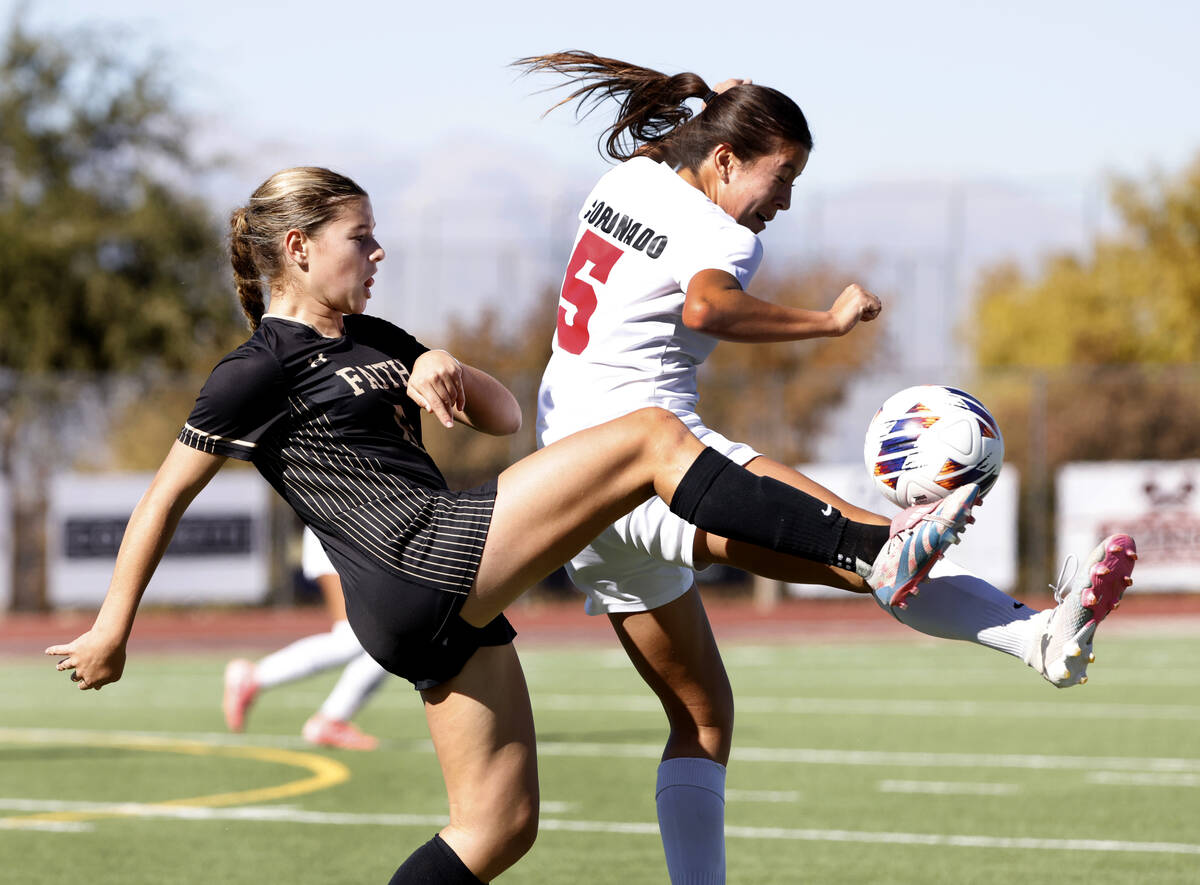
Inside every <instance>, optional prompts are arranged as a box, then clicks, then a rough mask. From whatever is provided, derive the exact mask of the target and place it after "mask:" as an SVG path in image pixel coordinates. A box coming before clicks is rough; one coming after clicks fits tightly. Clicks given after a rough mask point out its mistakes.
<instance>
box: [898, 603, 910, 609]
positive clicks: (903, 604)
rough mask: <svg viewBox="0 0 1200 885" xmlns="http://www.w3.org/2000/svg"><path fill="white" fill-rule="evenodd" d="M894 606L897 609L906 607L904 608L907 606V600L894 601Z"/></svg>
mask: <svg viewBox="0 0 1200 885" xmlns="http://www.w3.org/2000/svg"><path fill="white" fill-rule="evenodd" d="M896 608H898V609H906V608H908V603H907V602H897V603H896Z"/></svg>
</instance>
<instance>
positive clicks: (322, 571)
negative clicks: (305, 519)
mask: <svg viewBox="0 0 1200 885" xmlns="http://www.w3.org/2000/svg"><path fill="white" fill-rule="evenodd" d="M300 571H302V572H304V577H306V578H308V579H309V580H310V581H315V580H316V579H317V578H319V577H321V576H322V575H336V574H337V570H336V569H334V567H333V563H332V562H330V561H329V556H328V555H327V554H326V553H325V548H324V547H322V546H321V542H320V541H319V540H318V539H317V536H316V535H315V534H313V530H312V529H310V528H309V527H308V526H305V527H304V542H303V547H302V548H301V551H300Z"/></svg>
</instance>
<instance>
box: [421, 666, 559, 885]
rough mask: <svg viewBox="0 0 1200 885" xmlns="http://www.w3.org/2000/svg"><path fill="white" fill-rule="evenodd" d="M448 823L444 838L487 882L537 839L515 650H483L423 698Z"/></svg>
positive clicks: (533, 761) (530, 732)
mask: <svg viewBox="0 0 1200 885" xmlns="http://www.w3.org/2000/svg"><path fill="white" fill-rule="evenodd" d="M421 697H422V698H423V699H424V701H425V718H426V721H427V722H428V723H429V734H430V736H431V737H432V738H433V746H434V749H435V750H436V751H437V757H438V763H439V764H440V765H441V767H442V777H443V778H444V779H445V782H446V794H447V796H448V798H449V800H450V823H449V825H448V826H447V827H446V828H445V829H443V830H442V832H441V834H440V835H441V837H442V839H443V840H445V842H446V844H448V845H449V846H450V847H451V848H453V849H454V852H455V853H456V854H457V855H458V856H459V858H460V859H461V860H462V862H463V863H465V864H466V865H467V866H468V867H469V868H470V869H471V872H473V873H474V874H475V875H476V876H477V877H478V878H479V879H481V880H483V881H484V882H490V881H491V880H492V879H494V878H495V877H496V876H498V875H500V874H501V873H502V872H504V871H505V870H506V869H508V868H509V867H510V866H512V865H513V864H514V863H516V862H517V861H518V860H520V858H521V857H522V855H524V854H525V853H526V852H527V851H528V850H529V849H530V848H531V847H532V846H533V842H534V839H535V838H536V836H537V822H538V776H537V751H536V748H535V739H534V728H533V711H532V709H531V708H530V705H529V691H528V689H527V687H526V685H525V676H524V674H523V673H522V671H521V664H520V662H519V661H518V660H517V652H516V649H514V648H513V646H512V645H511V644H510V645H501V646H484V647H483V648H480V649H479V650H478V651H476V652H475V654H473V655H472V656H471V658H470V659H469V660H468V661H467V663H466V665H465V666H464V667H463V669H462V670H461V671H460V672H459V674H458V675H457V676H455V677H454V678H453V679H451V680H450V681H449V682H446V683H443V684H442V685H439V686H438V687H436V688H432V689H429V690H428V691H424V692H422V693H421Z"/></svg>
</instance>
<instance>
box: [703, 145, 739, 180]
mask: <svg viewBox="0 0 1200 885" xmlns="http://www.w3.org/2000/svg"><path fill="white" fill-rule="evenodd" d="M709 156H711V157H712V162H713V166H714V167H715V168H716V170H717V177H719V178H720V179H721V181H722V182H723V183H725V184H729V176H730V174H731V173H732V172H733V169H734V167H735V166H736V165H737V162H738V159H737V157H736V156H734V154H733V147H732V146H730V145H729V144H727V143H726V142H721V143H720V144H719V145H717V146H716V147H715V148H713V150H712V153H711V154H710V155H709Z"/></svg>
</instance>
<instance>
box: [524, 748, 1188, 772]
mask: <svg viewBox="0 0 1200 885" xmlns="http://www.w3.org/2000/svg"><path fill="white" fill-rule="evenodd" d="M538 752H539V753H540V754H541V755H543V756H590V757H608V758H657V757H659V756H661V755H662V746H661V745H660V744H597V743H583V742H574V741H572V742H561V743H539V744H538ZM732 759H733V761H734V762H770V763H774V764H779V763H792V764H796V765H877V766H880V767H884V768H897V767H913V768H1017V769H1030V770H1035V771H1036V770H1043V769H1050V770H1063V769H1073V770H1085V771H1097V770H1104V769H1108V770H1112V771H1167V772H1179V771H1182V772H1189V773H1192V772H1195V773H1200V759H1188V758H1171V757H1163V758H1154V757H1136V756H1107V757H1106V756H1051V755H1039V754H1017V753H926V752H906V751H892V750H818V749H805V748H801V747H780V748H772V747H734V749H733V754H732Z"/></svg>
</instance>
